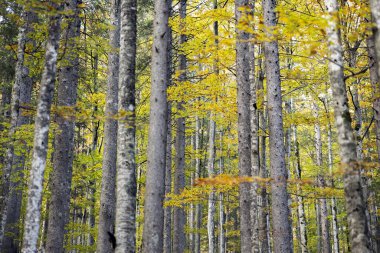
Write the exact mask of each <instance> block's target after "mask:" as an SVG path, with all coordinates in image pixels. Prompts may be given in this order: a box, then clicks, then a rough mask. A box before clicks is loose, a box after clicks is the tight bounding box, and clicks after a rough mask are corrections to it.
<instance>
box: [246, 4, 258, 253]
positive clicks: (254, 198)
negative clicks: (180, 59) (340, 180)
mask: <svg viewBox="0 0 380 253" xmlns="http://www.w3.org/2000/svg"><path fill="white" fill-rule="evenodd" d="M254 7H255V1H250V2H249V10H250V11H251V13H250V14H251V15H252V17H251V18H253V14H254V13H253V12H254ZM250 37H252V35H250ZM249 51H250V52H249V57H250V63H249V66H250V70H249V77H250V95H251V96H250V120H251V122H250V127H251V175H252V176H253V177H257V176H259V173H260V168H259V166H260V164H259V138H258V130H259V114H258V107H257V94H256V92H257V82H256V80H255V45H254V44H253V42H250V44H249ZM257 190H258V184H257V182H253V183H252V185H251V214H250V215H251V227H252V228H251V229H252V235H251V252H259V251H260V248H259V222H258V195H257Z"/></svg>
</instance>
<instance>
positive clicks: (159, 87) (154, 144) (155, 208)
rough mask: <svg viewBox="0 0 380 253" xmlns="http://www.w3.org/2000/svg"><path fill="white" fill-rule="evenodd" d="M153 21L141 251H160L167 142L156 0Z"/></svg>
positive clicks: (162, 33)
mask: <svg viewBox="0 0 380 253" xmlns="http://www.w3.org/2000/svg"><path fill="white" fill-rule="evenodd" d="M154 10H155V15H154V22H153V50H152V51H153V53H152V87H151V97H150V119H149V135H148V136H149V140H148V165H147V175H146V191H145V210H144V211H145V213H144V218H145V220H144V230H143V252H145V253H155V252H162V251H163V226H164V209H163V206H162V204H163V203H162V202H163V200H164V194H165V164H166V142H167V121H166V120H167V94H166V88H167V85H168V73H167V72H168V67H167V48H168V41H169V37H168V34H167V30H168V18H169V7H168V3H167V1H165V0H156V1H155V6H154Z"/></svg>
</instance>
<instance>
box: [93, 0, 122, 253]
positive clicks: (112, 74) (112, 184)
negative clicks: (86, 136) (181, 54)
mask: <svg viewBox="0 0 380 253" xmlns="http://www.w3.org/2000/svg"><path fill="white" fill-rule="evenodd" d="M110 14H111V17H110V19H111V24H112V25H113V27H112V28H111V30H110V31H109V36H110V46H111V50H112V51H111V52H109V54H108V80H107V96H106V111H105V114H106V120H105V124H104V151H103V165H102V171H103V173H102V189H101V193H100V211H99V224H98V240H97V247H96V252H98V253H103V252H104V253H109V252H113V250H114V249H113V245H112V243H111V241H110V235H109V234H108V233H111V234H114V233H115V209H116V204H115V203H116V192H115V188H116V156H117V155H116V153H117V128H118V127H117V120H116V119H115V116H116V114H117V110H118V84H119V52H117V51H116V50H118V49H119V48H120V0H112V1H111V10H110Z"/></svg>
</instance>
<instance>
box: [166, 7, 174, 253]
mask: <svg viewBox="0 0 380 253" xmlns="http://www.w3.org/2000/svg"><path fill="white" fill-rule="evenodd" d="M168 8H169V16H170V17H171V16H172V15H173V7H172V1H171V0H168ZM167 28H168V36H169V39H168V40H169V41H168V50H167V51H168V54H167V58H168V59H167V63H168V65H167V68H168V72H167V75H168V86H171V85H172V72H173V63H172V62H173V59H172V57H173V32H172V29H171V27H170V26H168V27H167ZM167 124H168V130H167V140H166V141H167V143H166V165H165V196H166V194H169V193H171V191H172V105H171V103H168V118H167ZM171 252H172V207H171V206H167V207H166V208H165V210H164V253H171Z"/></svg>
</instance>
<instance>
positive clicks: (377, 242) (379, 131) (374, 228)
mask: <svg viewBox="0 0 380 253" xmlns="http://www.w3.org/2000/svg"><path fill="white" fill-rule="evenodd" d="M375 33H377V31H375ZM367 50H368V57H369V65H370V80H371V86H372V92H373V96H374V97H375V100H374V102H373V114H374V115H373V117H374V120H375V128H374V129H375V136H376V147H377V156H378V160H377V161H380V96H379V94H380V85H379V76H378V73H377V68H378V62H377V60H376V52H375V41H374V35H372V36H369V37H368V38H367ZM368 198H369V199H374V198H375V193H374V192H373V191H369V196H368ZM369 209H370V210H369V215H370V224H371V229H370V231H371V237H372V245H373V250H374V251H375V252H376V251H378V252H380V224H379V220H378V217H377V214H376V203H375V201H372V202H370V203H369Z"/></svg>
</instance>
